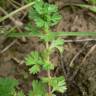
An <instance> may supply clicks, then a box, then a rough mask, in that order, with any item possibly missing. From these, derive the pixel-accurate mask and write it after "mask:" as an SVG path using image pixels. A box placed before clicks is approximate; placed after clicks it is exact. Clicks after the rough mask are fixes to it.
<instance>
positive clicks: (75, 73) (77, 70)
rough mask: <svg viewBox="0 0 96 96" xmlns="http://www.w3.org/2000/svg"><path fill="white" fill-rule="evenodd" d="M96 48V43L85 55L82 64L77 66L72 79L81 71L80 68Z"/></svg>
mask: <svg viewBox="0 0 96 96" xmlns="http://www.w3.org/2000/svg"><path fill="white" fill-rule="evenodd" d="M95 48H96V44H95V45H94V46H92V47H91V49H90V50H89V51H88V53H87V54H86V56H85V57H84V59H83V61H82V62H81V64H80V65H79V66H78V67H77V69H76V71H75V72H74V73H73V75H72V77H71V78H70V80H73V79H74V78H75V77H76V75H77V73H78V72H79V70H80V68H81V67H82V65H83V64H84V62H85V60H86V58H87V57H88V56H89V55H90V53H91V52H92V51H93V50H94V49H95Z"/></svg>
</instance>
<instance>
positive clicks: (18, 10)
mask: <svg viewBox="0 0 96 96" xmlns="http://www.w3.org/2000/svg"><path fill="white" fill-rule="evenodd" d="M33 4H34V2H31V3H29V4H27V5H24V6H22V7H21V8H19V9H17V10H15V11H13V12H11V13H9V14H8V15H6V16H4V17H2V18H1V19H0V22H2V21H4V20H5V19H7V18H9V17H10V16H13V15H15V14H16V13H18V12H20V11H22V10H24V9H26V8H28V7H30V6H32V5H33Z"/></svg>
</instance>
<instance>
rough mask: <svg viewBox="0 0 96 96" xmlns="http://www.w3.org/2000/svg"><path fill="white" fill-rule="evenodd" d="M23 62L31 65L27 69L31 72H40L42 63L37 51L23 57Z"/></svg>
mask: <svg viewBox="0 0 96 96" xmlns="http://www.w3.org/2000/svg"><path fill="white" fill-rule="evenodd" d="M25 62H26V65H27V66H31V68H30V69H29V71H30V73H33V74H36V73H37V72H40V68H41V65H43V64H44V60H43V58H42V57H41V55H40V53H39V52H37V51H33V52H31V54H30V55H28V56H27V57H26V58H25Z"/></svg>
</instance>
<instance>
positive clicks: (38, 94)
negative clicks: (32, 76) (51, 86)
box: [28, 80, 46, 96]
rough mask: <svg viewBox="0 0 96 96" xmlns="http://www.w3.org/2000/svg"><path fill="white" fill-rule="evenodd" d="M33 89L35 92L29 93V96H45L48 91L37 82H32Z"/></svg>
mask: <svg viewBox="0 0 96 96" xmlns="http://www.w3.org/2000/svg"><path fill="white" fill-rule="evenodd" d="M32 87H33V90H31V91H30V92H29V95H28V96H45V94H46V90H45V85H44V84H43V83H42V82H40V81H37V80H34V81H33V82H32Z"/></svg>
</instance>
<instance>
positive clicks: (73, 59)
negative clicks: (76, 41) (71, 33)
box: [69, 42, 88, 67]
mask: <svg viewBox="0 0 96 96" xmlns="http://www.w3.org/2000/svg"><path fill="white" fill-rule="evenodd" d="M87 44H88V42H86V43H85V44H84V46H83V47H82V48H81V50H80V51H79V52H78V53H77V54H76V55H75V56H74V57H73V58H72V60H71V62H70V64H69V66H70V67H73V66H74V63H73V62H74V61H75V60H76V58H77V57H78V56H79V55H80V53H82V51H83V50H84V48H85V46H86V45H87Z"/></svg>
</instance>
